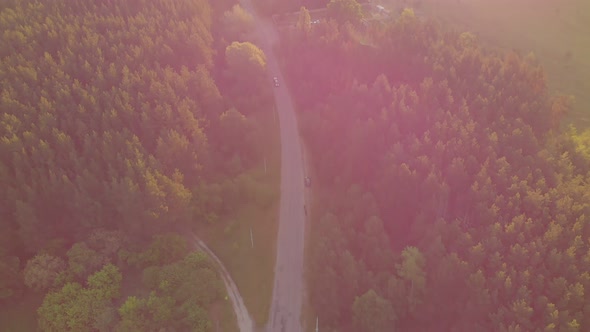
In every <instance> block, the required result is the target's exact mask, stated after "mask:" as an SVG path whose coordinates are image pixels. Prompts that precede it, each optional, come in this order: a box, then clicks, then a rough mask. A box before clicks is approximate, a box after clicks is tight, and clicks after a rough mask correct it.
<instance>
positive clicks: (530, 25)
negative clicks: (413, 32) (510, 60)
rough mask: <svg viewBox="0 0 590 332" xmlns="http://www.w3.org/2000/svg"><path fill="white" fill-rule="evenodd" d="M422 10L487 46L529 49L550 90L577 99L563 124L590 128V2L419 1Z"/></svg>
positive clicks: (520, 49) (524, 51) (523, 51)
mask: <svg viewBox="0 0 590 332" xmlns="http://www.w3.org/2000/svg"><path fill="white" fill-rule="evenodd" d="M420 11H421V12H423V13H424V14H426V15H427V16H430V17H435V18H439V19H440V20H441V21H443V22H447V23H451V24H454V25H456V26H457V27H459V28H461V29H462V30H468V31H472V32H474V33H476V34H477V35H478V36H479V39H480V41H481V42H483V43H484V45H486V46H488V47H490V48H496V49H503V50H506V49H514V50H517V51H519V52H520V53H521V54H523V55H526V54H528V53H529V52H531V51H532V52H533V53H534V54H535V56H536V57H537V59H538V60H539V62H540V64H541V65H542V66H543V67H544V69H545V71H546V73H547V83H548V86H549V88H550V91H551V92H552V93H555V92H561V93H565V94H571V95H574V96H575V98H576V104H575V106H574V110H572V112H571V113H570V114H569V115H568V117H567V118H566V122H568V123H574V124H575V125H576V126H578V127H580V128H588V127H590V94H589V93H588V91H589V90H590V33H589V32H590V1H587V0H571V1H551V0H535V1H533V0H510V1H508V0H460V1H457V0H452V1H451V0H446V1H444V0H442V1H441V0H423V1H422V4H421V6H420Z"/></svg>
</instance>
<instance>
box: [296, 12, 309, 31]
mask: <svg viewBox="0 0 590 332" xmlns="http://www.w3.org/2000/svg"><path fill="white" fill-rule="evenodd" d="M297 29H298V30H299V31H301V32H302V33H303V35H304V36H307V35H308V34H309V32H310V31H311V15H310V14H309V10H307V8H305V6H302V7H301V8H300V9H299V15H298V17H297Z"/></svg>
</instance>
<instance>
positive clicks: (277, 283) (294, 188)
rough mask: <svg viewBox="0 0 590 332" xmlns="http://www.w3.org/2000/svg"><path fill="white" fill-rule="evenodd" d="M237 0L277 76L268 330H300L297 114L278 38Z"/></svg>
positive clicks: (301, 289) (269, 24)
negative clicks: (276, 185) (276, 202)
mask: <svg viewBox="0 0 590 332" xmlns="http://www.w3.org/2000/svg"><path fill="white" fill-rule="evenodd" d="M240 3H241V4H242V7H243V8H244V9H246V10H247V11H249V12H250V13H251V14H252V16H253V17H254V20H255V22H257V24H256V31H255V33H256V34H257V37H258V39H259V40H260V42H259V45H258V46H259V47H260V48H261V49H262V50H263V51H264V53H265V54H266V60H267V69H268V72H269V75H270V76H276V77H277V78H278V79H279V82H280V87H276V88H275V87H273V89H274V91H275V93H274V96H275V104H276V107H277V113H278V117H279V124H280V129H281V130H280V131H281V201H280V215H279V234H278V238H277V257H276V263H275V280H274V289H273V297H272V303H271V309H270V315H269V321H268V325H267V331H268V332H301V331H303V328H302V324H301V309H302V308H301V306H302V302H303V292H304V284H303V249H304V234H305V233H304V231H305V213H304V208H303V207H304V204H305V201H304V183H303V179H304V173H303V159H302V150H301V142H300V137H299V132H298V128H297V118H296V117H295V110H294V107H293V101H292V98H291V96H290V94H289V90H288V89H287V87H286V84H285V83H286V81H285V80H284V79H283V75H282V74H281V71H280V68H279V64H278V62H277V59H276V56H275V54H274V51H273V48H272V46H273V45H274V44H275V43H276V42H277V41H278V34H277V32H276V29H275V27H274V26H273V24H272V22H271V21H270V20H268V19H264V18H261V17H259V16H258V15H257V14H256V12H255V10H254V8H253V6H252V3H251V1H250V0H241V1H240ZM270 82H271V80H270V77H269V84H271V83H270Z"/></svg>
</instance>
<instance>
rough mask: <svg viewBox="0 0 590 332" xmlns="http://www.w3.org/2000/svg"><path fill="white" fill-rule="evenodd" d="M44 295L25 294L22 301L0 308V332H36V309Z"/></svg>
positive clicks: (37, 328)
mask: <svg viewBox="0 0 590 332" xmlns="http://www.w3.org/2000/svg"><path fill="white" fill-rule="evenodd" d="M43 297H44V294H34V293H28V294H25V295H24V297H23V298H22V299H20V300H19V301H16V302H11V303H10V304H8V303H6V304H2V305H1V306H0V330H1V331H2V332H37V331H40V329H39V326H38V325H37V308H39V307H40V306H41V303H42V302H43Z"/></svg>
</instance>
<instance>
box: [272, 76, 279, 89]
mask: <svg viewBox="0 0 590 332" xmlns="http://www.w3.org/2000/svg"><path fill="white" fill-rule="evenodd" d="M272 80H273V81H274V82H275V86H276V87H278V86H279V79H278V78H277V77H276V76H275V77H273V78H272Z"/></svg>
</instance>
